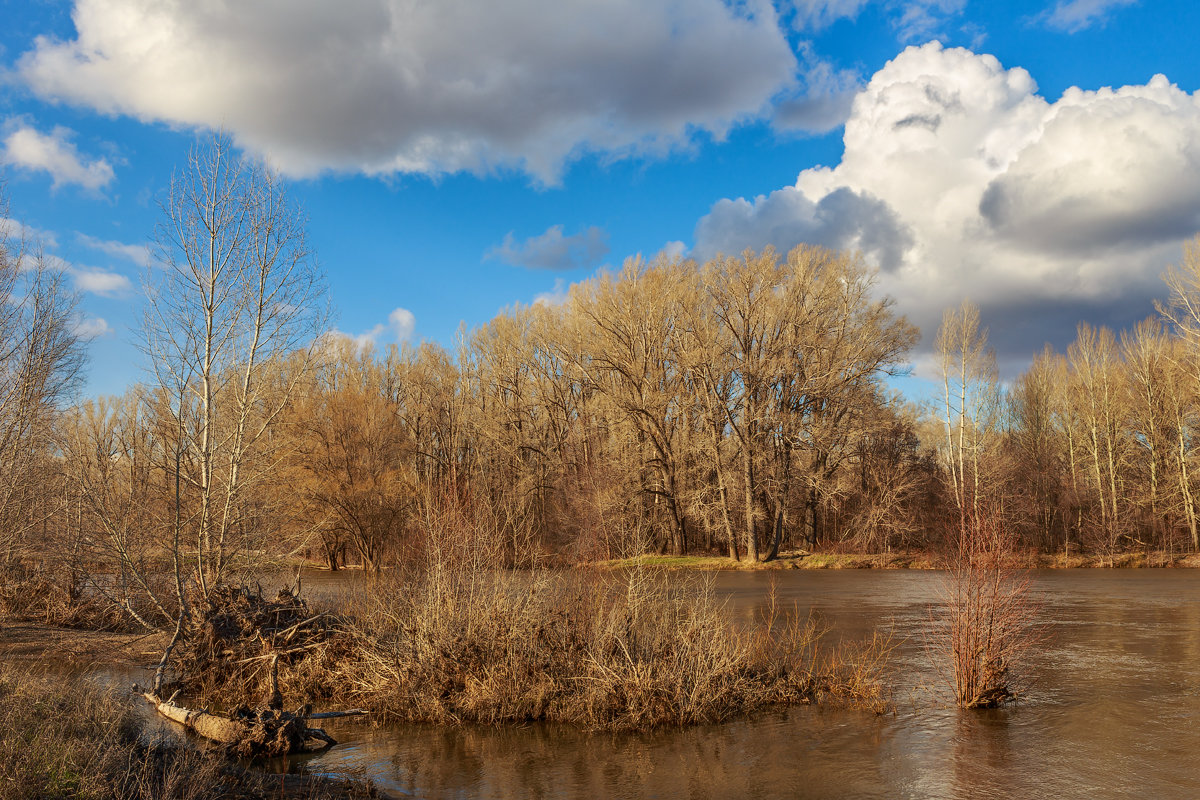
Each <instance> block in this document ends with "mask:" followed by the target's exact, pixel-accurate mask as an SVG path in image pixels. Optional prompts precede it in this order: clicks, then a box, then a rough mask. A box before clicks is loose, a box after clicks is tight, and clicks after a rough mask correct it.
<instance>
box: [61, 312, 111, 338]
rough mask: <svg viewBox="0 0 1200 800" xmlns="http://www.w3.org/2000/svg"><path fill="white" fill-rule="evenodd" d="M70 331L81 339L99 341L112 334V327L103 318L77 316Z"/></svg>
mask: <svg viewBox="0 0 1200 800" xmlns="http://www.w3.org/2000/svg"><path fill="white" fill-rule="evenodd" d="M71 330H72V332H73V333H74V334H75V335H76V336H78V337H79V338H81V339H99V338H100V337H101V336H107V335H108V334H110V333H112V326H110V325H109V324H108V321H107V320H105V319H104V318H103V317H85V316H79V317H77V318H76V319H75V321H74V323H73V324H72V326H71Z"/></svg>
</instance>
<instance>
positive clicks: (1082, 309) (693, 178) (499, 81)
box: [0, 0, 1200, 395]
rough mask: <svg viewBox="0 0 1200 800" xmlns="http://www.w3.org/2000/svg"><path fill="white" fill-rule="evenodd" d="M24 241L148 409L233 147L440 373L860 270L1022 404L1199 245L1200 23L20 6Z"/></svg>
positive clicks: (5, 18)
mask: <svg viewBox="0 0 1200 800" xmlns="http://www.w3.org/2000/svg"><path fill="white" fill-rule="evenodd" d="M0 20H2V22H0V176H2V177H3V180H4V182H5V184H6V186H5V191H6V192H7V194H8V199H9V205H10V209H9V212H8V218H7V219H5V220H4V221H3V222H0V224H3V225H5V226H6V228H7V229H8V230H9V231H10V233H11V232H16V233H18V234H25V235H27V236H28V237H30V238H36V239H37V240H38V241H39V242H40V244H41V247H42V249H43V252H44V253H45V254H46V255H47V257H48V258H49V259H50V260H51V261H52V263H53V264H55V265H56V267H57V268H59V269H62V270H64V271H66V272H67V273H68V275H69V276H70V278H71V281H72V283H73V285H74V287H75V288H76V289H77V291H78V292H79V294H80V297H81V302H80V314H79V318H78V320H77V325H78V330H79V331H80V333H81V334H83V335H86V336H87V337H89V339H90V343H89V345H88V347H89V350H90V353H91V356H92V360H91V367H90V371H89V375H88V384H87V390H86V391H87V393H88V394H90V395H96V394H108V393H119V392H121V391H122V390H123V389H124V387H126V386H127V385H128V384H130V383H131V382H134V381H137V380H142V379H144V377H145V372H144V367H145V364H144V358H143V356H142V355H141V353H140V352H139V350H138V349H137V347H136V341H137V333H136V332H137V328H138V325H139V322H140V320H141V309H142V303H143V301H142V286H143V284H144V281H145V279H146V278H147V276H148V275H151V276H152V271H153V270H155V269H156V268H157V267H156V266H155V263H154V260H153V258H152V256H151V253H152V249H151V246H150V245H151V243H152V242H153V240H154V236H155V227H156V225H158V224H159V223H160V222H161V221H162V219H163V212H162V203H163V202H164V201H165V199H166V196H167V189H168V186H169V183H170V180H171V176H172V174H173V172H175V171H177V170H179V169H180V168H181V167H182V166H183V165H184V164H185V162H186V158H187V154H188V151H189V148H191V147H193V146H195V145H196V143H197V142H202V141H204V140H205V139H206V137H209V136H211V134H212V133H213V132H214V131H218V130H221V131H224V132H225V133H226V134H227V135H228V136H229V137H230V138H231V139H232V141H233V142H234V143H235V144H236V146H237V147H238V148H240V149H241V150H242V151H243V152H244V153H245V154H246V155H247V156H248V157H250V158H255V159H263V160H265V161H266V162H267V163H269V164H270V165H271V167H272V168H274V169H275V170H277V171H278V172H280V173H281V174H282V175H283V176H284V177H285V178H286V179H287V186H288V191H289V192H290V193H291V195H292V197H293V198H294V200H295V201H296V202H297V203H298V204H299V205H300V206H301V207H302V208H303V209H304V211H305V213H306V214H307V216H308V219H309V223H308V235H309V242H310V244H311V245H312V246H313V247H314V249H315V250H316V252H317V254H318V257H319V260H320V264H321V266H322V268H323V269H324V271H325V272H326V274H327V276H328V283H329V289H330V300H331V302H332V304H333V306H334V308H335V310H336V313H337V316H336V318H335V323H336V326H337V328H338V330H340V331H342V332H344V333H347V334H349V335H351V336H355V337H362V338H363V340H372V341H375V342H376V343H378V344H380V345H386V344H388V343H392V342H397V341H404V340H407V341H411V342H418V341H421V340H434V341H438V342H441V343H442V344H444V345H446V346H448V347H450V346H452V345H453V342H454V339H455V336H456V333H457V331H458V330H459V328H460V325H462V324H465V325H466V326H467V327H468V328H470V327H474V326H477V325H480V324H483V323H485V322H487V321H488V320H489V319H491V318H492V317H493V316H494V315H496V314H497V313H498V312H500V311H501V310H503V309H504V308H506V307H510V306H511V305H513V304H514V303H523V304H529V303H534V302H555V301H557V300H559V299H560V298H561V297H562V296H563V295H564V293H565V291H566V289H567V287H569V286H570V284H572V283H574V282H577V281H580V280H584V279H586V278H588V277H589V276H591V275H593V274H595V273H596V272H597V271H598V270H602V269H606V268H614V267H617V266H619V265H620V264H621V263H622V262H623V261H624V260H625V259H626V258H628V257H631V256H635V255H637V254H643V255H645V256H646V257H648V258H650V257H653V256H654V255H656V254H657V253H659V252H662V251H666V252H668V253H672V254H686V255H688V256H691V257H694V258H697V259H700V260H703V259H706V258H710V257H712V256H713V255H715V254H717V253H739V252H741V251H742V250H743V249H744V248H753V249H756V250H757V249H761V248H762V247H764V246H766V245H768V244H769V245H773V246H774V247H776V248H777V249H779V250H787V249H790V248H791V247H792V246H794V245H796V244H798V243H801V242H810V243H815V244H820V245H824V246H827V247H831V248H836V249H845V250H852V251H859V252H861V253H862V254H863V257H864V258H865V259H866V260H867V261H869V262H870V263H871V264H872V265H873V266H875V267H877V268H878V270H879V276H878V283H877V291H878V292H879V294H880V296H887V297H890V298H892V299H893V300H894V302H895V307H896V310H897V311H898V312H900V313H903V314H905V315H906V316H908V318H909V319H910V320H912V321H913V322H914V323H915V324H917V325H918V326H919V327H920V328H921V329H922V331H923V332H924V340H923V342H922V344H921V345H919V346H918V348H917V350H916V351H915V352H914V353H913V363H914V365H915V370H916V374H917V375H922V374H926V375H927V374H929V373H928V370H929V361H930V360H929V356H928V352H929V349H930V347H931V342H932V340H933V338H934V335H935V334H936V330H937V326H938V324H939V322H940V320H941V316H942V313H943V310H944V309H946V308H947V307H951V306H957V305H958V304H959V303H960V302H961V301H962V300H963V299H964V298H969V299H971V300H972V301H973V302H975V303H976V304H977V305H979V306H980V307H981V310H982V315H983V320H984V323H985V324H986V325H987V326H988V327H989V328H990V342H991V344H992V346H993V347H994V348H995V349H996V352H997V356H998V358H999V361H1000V364H1001V368H1002V372H1004V373H1005V374H1008V375H1012V374H1015V373H1016V372H1019V371H1021V369H1023V368H1024V367H1025V366H1026V365H1027V364H1028V362H1029V359H1030V357H1031V356H1032V354H1033V353H1034V352H1036V351H1039V350H1040V349H1041V348H1042V347H1043V346H1044V345H1045V344H1046V343H1050V344H1051V345H1053V346H1055V347H1056V348H1058V349H1060V350H1062V349H1065V347H1066V346H1067V344H1068V343H1069V342H1070V341H1071V340H1072V339H1073V338H1074V331H1075V327H1076V325H1077V323H1078V322H1080V321H1088V322H1090V323H1092V324H1096V325H1101V324H1103V325H1109V326H1111V327H1114V328H1117V329H1121V328H1125V327H1128V326H1130V325H1131V324H1132V323H1134V322H1136V321H1137V320H1139V319H1142V318H1144V317H1146V316H1150V315H1152V314H1153V313H1154V300H1155V299H1156V298H1164V297H1165V289H1164V287H1163V284H1162V280H1161V275H1162V272H1163V271H1164V269H1165V268H1167V267H1168V266H1169V265H1170V264H1172V263H1177V262H1178V261H1179V260H1180V258H1181V252H1182V243H1183V242H1184V241H1187V240H1189V239H1191V238H1192V237H1193V236H1195V235H1196V233H1197V231H1200V95H1198V94H1197V90H1198V89H1200V59H1197V58H1196V56H1195V49H1194V32H1195V31H1197V30H1200V4H1197V3H1195V2H1193V1H1192V0H1179V1H1178V2H1173V1H1171V0H1162V1H1161V2H1153V1H1152V0H1014V1H1013V2H995V0H992V1H991V2H984V0H773V1H772V0H506V2H503V3H495V2H489V1H488V0H345V1H344V2H338V3H331V2H327V1H326V0H255V2H247V3H235V2H229V0H74V2H66V1H64V0H23V1H18V0H0Z"/></svg>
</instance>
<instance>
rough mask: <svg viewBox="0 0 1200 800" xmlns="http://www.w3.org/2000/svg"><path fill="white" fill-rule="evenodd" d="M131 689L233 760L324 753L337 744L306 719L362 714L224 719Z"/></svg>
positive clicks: (258, 712)
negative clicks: (222, 750)
mask: <svg viewBox="0 0 1200 800" xmlns="http://www.w3.org/2000/svg"><path fill="white" fill-rule="evenodd" d="M133 690H134V691H135V692H137V693H138V694H140V695H142V697H144V698H146V700H148V701H149V702H150V703H152V704H153V705H154V706H155V708H156V709H157V710H158V713H159V714H161V715H162V716H164V717H166V718H167V719H169V720H172V721H174V722H178V723H179V724H181V725H183V726H184V727H185V728H187V729H188V730H190V731H193V732H194V733H196V734H198V735H199V736H201V737H203V738H205V739H208V740H209V741H213V742H217V743H218V744H222V745H224V746H225V752H226V754H227V755H229V756H233V757H236V758H273V757H275V756H284V755H295V754H297V753H314V752H319V751H321V750H325V749H327V748H330V747H332V746H333V745H335V744H337V741H336V740H335V739H334V738H333V737H332V736H330V735H329V734H327V733H325V731H323V730H322V729H320V728H310V727H308V720H309V719H310V718H313V717H316V718H320V719H328V718H330V717H341V716H352V715H356V714H362V713H364V712H363V711H360V710H358V709H355V710H353V711H335V712H327V713H324V714H316V715H311V716H310V715H309V713H308V710H307V709H306V708H302V709H299V710H297V711H295V712H289V711H275V710H272V709H269V708H259V709H251V708H249V707H248V706H240V707H238V708H236V709H234V712H233V713H232V714H231V715H229V716H224V715H222V714H213V713H210V712H209V711H208V710H207V709H199V710H195V709H190V708H185V707H183V706H179V705H176V704H175V696H174V695H172V696H171V697H170V698H168V699H166V700H163V699H161V698H160V697H159V696H158V695H156V694H154V693H153V692H148V691H142V690H141V689H140V688H139V687H138V686H134V687H133Z"/></svg>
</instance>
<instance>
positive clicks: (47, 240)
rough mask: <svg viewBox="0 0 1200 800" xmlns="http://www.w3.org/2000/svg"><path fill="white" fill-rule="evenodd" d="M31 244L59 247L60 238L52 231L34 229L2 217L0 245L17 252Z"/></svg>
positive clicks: (0, 220) (0, 218) (0, 221)
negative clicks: (22, 246)
mask: <svg viewBox="0 0 1200 800" xmlns="http://www.w3.org/2000/svg"><path fill="white" fill-rule="evenodd" d="M30 243H37V244H41V245H43V246H45V247H58V238H57V237H56V236H55V235H54V233H53V232H52V231H46V230H42V229H40V228H34V227H32V226H30V225H26V224H25V223H23V222H21V221H20V220H16V219H13V218H11V217H0V244H5V245H7V246H8V247H9V248H10V249H11V250H15V249H19V246H20V245H22V244H25V245H28V244H30Z"/></svg>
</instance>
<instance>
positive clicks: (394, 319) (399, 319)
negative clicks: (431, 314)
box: [388, 308, 417, 340]
mask: <svg viewBox="0 0 1200 800" xmlns="http://www.w3.org/2000/svg"><path fill="white" fill-rule="evenodd" d="M388 327H389V328H390V329H391V331H392V335H393V336H395V337H396V339H397V340H401V339H411V338H412V335H413V331H414V330H415V329H416V327H417V318H416V317H415V316H413V313H412V312H411V311H409V310H408V309H407V308H397V309H395V310H394V311H392V313H390V314H388Z"/></svg>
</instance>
